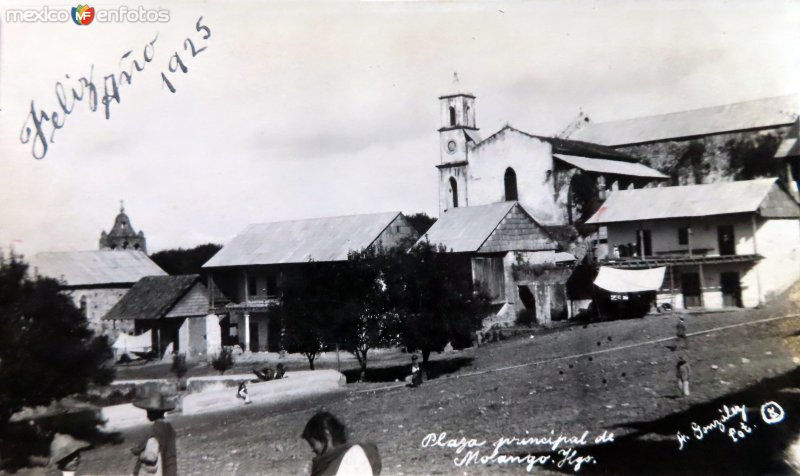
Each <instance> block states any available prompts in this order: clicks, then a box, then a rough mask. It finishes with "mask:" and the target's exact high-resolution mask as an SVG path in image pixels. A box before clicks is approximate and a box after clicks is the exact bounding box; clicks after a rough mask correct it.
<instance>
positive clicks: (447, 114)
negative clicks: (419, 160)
mask: <svg viewBox="0 0 800 476" xmlns="http://www.w3.org/2000/svg"><path fill="white" fill-rule="evenodd" d="M451 91H452V92H451V93H450V94H447V95H444V96H440V97H439V107H440V111H441V112H440V118H441V119H440V123H441V127H440V128H439V142H440V144H439V146H440V157H441V161H440V162H441V163H442V164H445V163H454V162H466V161H467V144H468V143H469V142H477V131H478V128H477V127H476V126H475V96H473V95H472V94H470V93H467V92H464V90H463V88H462V87H461V84H460V83H459V81H458V73H453V87H452V90H451Z"/></svg>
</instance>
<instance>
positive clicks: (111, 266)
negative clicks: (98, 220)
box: [30, 250, 166, 286]
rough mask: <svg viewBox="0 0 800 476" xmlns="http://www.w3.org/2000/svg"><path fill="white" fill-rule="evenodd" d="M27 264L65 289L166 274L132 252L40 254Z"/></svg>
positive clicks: (137, 253)
mask: <svg viewBox="0 0 800 476" xmlns="http://www.w3.org/2000/svg"><path fill="white" fill-rule="evenodd" d="M30 265H31V270H32V271H34V272H35V273H37V274H39V275H41V276H47V277H50V278H54V279H59V280H63V281H64V282H66V284H67V285H68V286H96V285H101V284H133V283H135V282H137V281H139V280H140V279H141V278H143V277H145V276H152V275H155V276H160V275H165V274H166V273H165V272H164V270H163V269H161V268H159V267H158V265H156V264H155V263H154V262H153V261H152V260H150V258H148V257H147V255H146V254H144V253H142V252H141V251H135V250H123V251H111V250H100V251H64V252H42V253H37V254H36V255H34V256H33V258H32V259H31V262H30Z"/></svg>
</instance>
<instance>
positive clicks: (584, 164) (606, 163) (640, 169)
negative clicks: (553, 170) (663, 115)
mask: <svg viewBox="0 0 800 476" xmlns="http://www.w3.org/2000/svg"><path fill="white" fill-rule="evenodd" d="M556 159H559V160H562V161H564V162H566V163H568V164H570V165H572V166H574V167H577V168H579V169H581V170H585V171H587V172H597V173H601V174H614V175H628V176H632V177H647V178H655V179H666V178H669V177H667V176H666V175H664V174H662V173H661V172H659V171H658V170H655V169H651V168H650V167H648V166H646V165H643V164H637V163H632V162H621V161H619V160H608V159H590V158H588V157H578V156H574V155H561V156H558V157H556Z"/></svg>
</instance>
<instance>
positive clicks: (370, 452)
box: [301, 412, 381, 476]
mask: <svg viewBox="0 0 800 476" xmlns="http://www.w3.org/2000/svg"><path fill="white" fill-rule="evenodd" d="M301 437H302V438H303V439H304V440H306V441H307V442H308V444H309V446H311V449H312V450H313V451H314V454H316V456H315V457H314V458H313V459H312V461H311V476H377V475H379V474H381V457H380V455H379V454H378V447H377V446H375V445H374V444H373V443H358V444H350V443H347V429H346V428H345V426H344V424H343V423H342V422H341V421H339V419H337V418H336V417H335V416H333V415H331V414H330V413H328V412H318V413H317V414H316V415H314V416H312V417H311V419H310V420H308V423H306V427H305V429H304V430H303V434H302V435H301Z"/></svg>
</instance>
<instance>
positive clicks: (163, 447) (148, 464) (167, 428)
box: [131, 392, 178, 476]
mask: <svg viewBox="0 0 800 476" xmlns="http://www.w3.org/2000/svg"><path fill="white" fill-rule="evenodd" d="M133 406H135V407H137V408H141V409H143V410H147V419H148V420H150V421H151V422H153V425H152V426H151V427H150V432H149V433H148V434H147V435H146V436H145V437H144V438H143V439H142V440H141V441H140V442H139V444H137V445H136V446H135V447H134V448H131V452H133V454H134V455H136V457H137V458H136V468H135V469H134V472H133V474H134V475H139V474H148V475H150V474H155V475H161V476H177V474H178V454H177V450H176V446H175V429H174V428H172V425H170V424H169V423H168V422H167V421H166V420H164V414H165V413H166V412H168V411H170V410H173V409H174V408H175V405H174V404H173V403H170V402H169V401H168V400H167V398H166V396H165V395H163V394H161V393H160V392H156V393H154V394H153V395H152V396H151V397H150V398H148V399H145V400H140V401H138V402H134V403H133Z"/></svg>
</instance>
